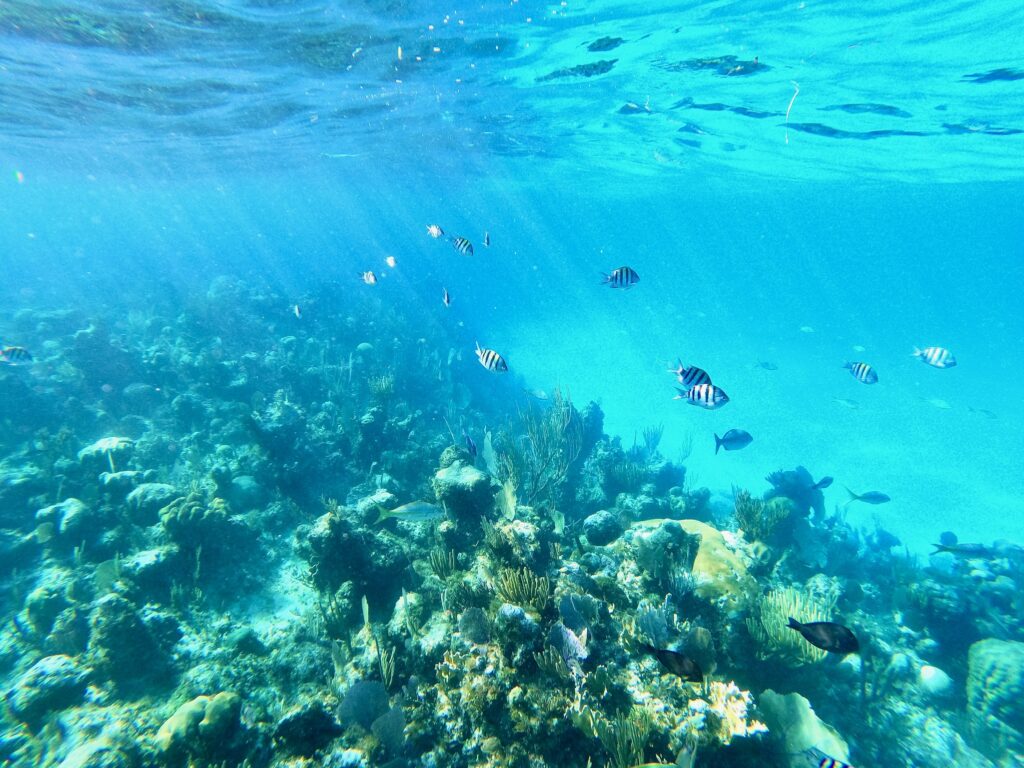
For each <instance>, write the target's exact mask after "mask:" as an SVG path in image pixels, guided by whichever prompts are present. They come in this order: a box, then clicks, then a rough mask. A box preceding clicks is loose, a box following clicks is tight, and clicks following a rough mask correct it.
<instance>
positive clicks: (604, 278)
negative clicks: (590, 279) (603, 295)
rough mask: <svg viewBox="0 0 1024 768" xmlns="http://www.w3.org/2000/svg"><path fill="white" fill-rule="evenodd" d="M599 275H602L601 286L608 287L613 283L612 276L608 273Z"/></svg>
mask: <svg viewBox="0 0 1024 768" xmlns="http://www.w3.org/2000/svg"><path fill="white" fill-rule="evenodd" d="M599 274H600V275H601V285H608V283H610V282H611V281H612V276H611V275H609V274H608V273H607V272H600V273H599Z"/></svg>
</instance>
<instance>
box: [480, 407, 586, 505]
mask: <svg viewBox="0 0 1024 768" xmlns="http://www.w3.org/2000/svg"><path fill="white" fill-rule="evenodd" d="M582 445H583V424H582V421H581V420H580V417H579V414H578V413H577V412H576V410H575V409H574V408H573V405H572V401H571V400H570V399H569V398H568V397H565V396H563V395H562V393H561V392H560V391H559V390H557V389H556V390H555V391H554V392H553V393H552V396H551V406H550V407H549V408H548V409H547V411H540V410H539V409H538V408H537V407H535V406H533V405H531V406H530V407H528V408H527V409H525V410H521V411H520V412H519V424H518V425H517V427H515V428H513V427H510V428H509V429H508V430H507V432H506V434H504V435H502V440H501V448H500V450H499V452H498V456H497V463H498V475H499V477H500V479H501V480H502V481H506V480H512V482H513V483H514V484H515V485H516V487H517V488H519V489H520V490H522V491H523V493H524V494H525V499H526V503H527V504H529V505H532V504H535V503H538V502H543V501H548V500H549V499H550V498H551V496H552V494H553V493H554V490H555V488H556V487H557V486H558V485H559V484H560V483H561V482H562V481H564V480H565V478H566V476H567V475H568V473H569V467H570V466H571V465H572V463H573V462H574V461H575V460H576V458H577V457H578V456H579V454H580V449H581V447H582Z"/></svg>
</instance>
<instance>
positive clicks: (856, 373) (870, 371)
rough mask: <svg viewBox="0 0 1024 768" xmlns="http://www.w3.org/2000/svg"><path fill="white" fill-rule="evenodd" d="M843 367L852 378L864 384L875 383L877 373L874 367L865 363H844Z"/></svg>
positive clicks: (876, 381)
mask: <svg viewBox="0 0 1024 768" xmlns="http://www.w3.org/2000/svg"><path fill="white" fill-rule="evenodd" d="M843 368H846V369H847V370H848V371H849V372H850V373H851V374H853V378H855V379H856V380H857V381H859V382H862V383H864V384H877V383H878V374H877V373H875V369H874V368H872V367H871V366H870V365H868V364H867V363H846V364H845V365H844V366H843Z"/></svg>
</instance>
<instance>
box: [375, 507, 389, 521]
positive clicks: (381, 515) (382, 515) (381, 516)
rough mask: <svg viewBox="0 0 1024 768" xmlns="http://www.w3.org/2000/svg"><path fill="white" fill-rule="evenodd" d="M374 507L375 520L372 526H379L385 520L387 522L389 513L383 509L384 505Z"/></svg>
mask: <svg viewBox="0 0 1024 768" xmlns="http://www.w3.org/2000/svg"><path fill="white" fill-rule="evenodd" d="M376 506H377V519H376V520H374V521H373V524H374V525H380V524H381V523H383V522H384V521H385V520H387V519H388V518H389V517H391V512H389V511H388V510H386V509H384V505H382V504H377V505H376Z"/></svg>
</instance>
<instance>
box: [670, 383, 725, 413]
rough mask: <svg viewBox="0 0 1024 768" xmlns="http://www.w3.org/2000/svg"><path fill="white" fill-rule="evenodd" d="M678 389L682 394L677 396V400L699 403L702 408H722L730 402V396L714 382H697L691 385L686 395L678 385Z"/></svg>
mask: <svg viewBox="0 0 1024 768" xmlns="http://www.w3.org/2000/svg"><path fill="white" fill-rule="evenodd" d="M676 389H677V391H678V392H679V393H680V396H679V397H677V398H676V399H677V400H686V402H688V403H689V404H690V405H699V406H700V407H701V408H707V409H708V410H709V411H713V410H714V409H715V408H721V407H722V406H723V405H725V404H726V403H728V402H729V396H728V395H727V394H725V392H724V391H722V389H721V388H720V387H716V386H715V385H714V384H697V385H696V386H693V387H690V389H689V390H687V392H686V394H685V395H683V390H681V389H679V388H678V387H677V388H676Z"/></svg>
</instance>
